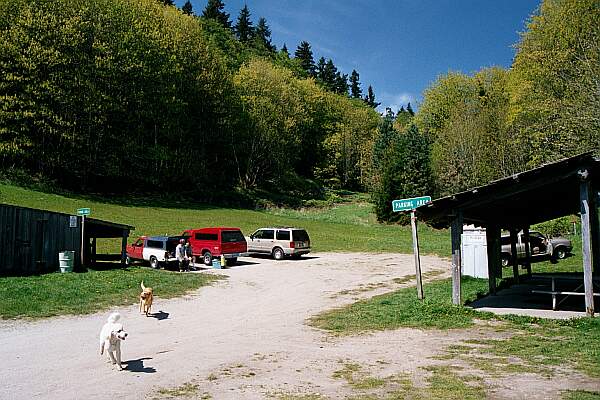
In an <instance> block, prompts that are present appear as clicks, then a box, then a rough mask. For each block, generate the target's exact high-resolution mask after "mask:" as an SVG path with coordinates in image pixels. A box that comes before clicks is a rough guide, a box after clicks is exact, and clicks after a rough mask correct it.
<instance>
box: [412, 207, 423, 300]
mask: <svg viewBox="0 0 600 400" xmlns="http://www.w3.org/2000/svg"><path fill="white" fill-rule="evenodd" d="M410 226H411V227H412V239H413V253H414V255H415V270H416V272H415V276H416V277H417V298H418V299H419V300H423V282H422V281H421V258H420V257H419V235H418V234H417V217H416V215H415V210H411V212H410Z"/></svg>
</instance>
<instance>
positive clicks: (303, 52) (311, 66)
mask: <svg viewBox="0 0 600 400" xmlns="http://www.w3.org/2000/svg"><path fill="white" fill-rule="evenodd" d="M294 57H295V58H297V59H298V60H299V61H300V65H301V66H302V69H303V70H304V71H306V73H307V74H308V75H309V76H315V60H314V59H313V53H312V50H311V48H310V44H309V43H308V42H307V41H302V42H301V43H300V44H299V45H298V48H297V49H296V52H295V53H294Z"/></svg>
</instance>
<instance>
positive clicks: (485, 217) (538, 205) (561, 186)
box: [417, 151, 600, 229]
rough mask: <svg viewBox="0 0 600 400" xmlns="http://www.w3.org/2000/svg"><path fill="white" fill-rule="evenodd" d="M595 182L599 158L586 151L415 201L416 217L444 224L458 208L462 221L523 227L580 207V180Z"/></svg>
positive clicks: (598, 180) (597, 182)
mask: <svg viewBox="0 0 600 400" xmlns="http://www.w3.org/2000/svg"><path fill="white" fill-rule="evenodd" d="M584 178H586V179H590V180H591V182H592V184H593V185H594V187H595V188H599V187H600V159H599V158H596V157H594V155H593V153H592V152H591V151H590V152H586V153H583V154H580V155H577V156H574V157H570V158H565V159H562V160H559V161H556V162H552V163H549V164H545V165H542V166H540V167H537V168H534V169H532V170H529V171H525V172H521V173H518V174H514V175H512V176H509V177H506V178H503V179H498V180H496V181H493V182H490V183H489V184H487V185H484V186H479V187H476V188H473V189H469V190H466V191H464V192H460V193H456V194H453V195H450V196H446V197H442V198H439V199H436V200H435V201H433V202H431V203H429V204H428V205H425V206H422V207H419V208H418V209H417V213H418V214H419V215H420V217H421V218H422V219H423V220H425V221H427V222H428V223H429V224H431V225H434V226H438V227H441V226H448V225H449V224H450V221H451V220H452V219H453V218H454V216H455V215H456V212H457V211H458V210H461V211H462V213H463V219H464V222H465V223H466V224H474V225H478V226H483V225H490V224H492V225H498V226H500V227H501V228H503V229H508V228H512V227H523V226H528V225H533V224H536V223H539V222H543V221H547V220H550V219H553V218H558V217H562V216H565V215H573V214H577V213H578V212H579V210H580V196H579V191H580V183H581V181H582V179H584Z"/></svg>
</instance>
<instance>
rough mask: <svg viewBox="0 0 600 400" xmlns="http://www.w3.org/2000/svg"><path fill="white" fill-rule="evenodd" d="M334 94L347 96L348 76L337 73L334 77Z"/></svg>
mask: <svg viewBox="0 0 600 400" xmlns="http://www.w3.org/2000/svg"><path fill="white" fill-rule="evenodd" d="M335 92H336V93H338V94H344V95H348V74H341V73H340V72H338V73H337V75H336V77H335Z"/></svg>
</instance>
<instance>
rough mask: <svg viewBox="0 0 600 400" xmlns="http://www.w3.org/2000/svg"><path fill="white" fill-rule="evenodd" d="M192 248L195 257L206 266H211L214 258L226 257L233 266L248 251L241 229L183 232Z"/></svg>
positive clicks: (189, 230)
mask: <svg viewBox="0 0 600 400" xmlns="http://www.w3.org/2000/svg"><path fill="white" fill-rule="evenodd" d="M182 235H183V236H186V237H187V239H188V240H189V242H190V245H191V246H192V253H193V254H194V257H202V261H203V262H204V264H205V265H211V263H212V259H213V257H220V256H221V255H223V256H225V258H226V259H227V264H229V265H233V264H235V262H236V261H237V258H238V257H239V256H241V255H243V254H244V253H246V252H247V251H248V246H247V244H246V238H245V237H244V235H243V234H242V231H241V230H240V228H223V227H215V228H201V229H188V230H185V231H183V233H182Z"/></svg>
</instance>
